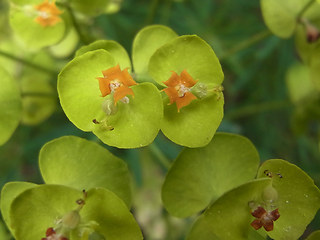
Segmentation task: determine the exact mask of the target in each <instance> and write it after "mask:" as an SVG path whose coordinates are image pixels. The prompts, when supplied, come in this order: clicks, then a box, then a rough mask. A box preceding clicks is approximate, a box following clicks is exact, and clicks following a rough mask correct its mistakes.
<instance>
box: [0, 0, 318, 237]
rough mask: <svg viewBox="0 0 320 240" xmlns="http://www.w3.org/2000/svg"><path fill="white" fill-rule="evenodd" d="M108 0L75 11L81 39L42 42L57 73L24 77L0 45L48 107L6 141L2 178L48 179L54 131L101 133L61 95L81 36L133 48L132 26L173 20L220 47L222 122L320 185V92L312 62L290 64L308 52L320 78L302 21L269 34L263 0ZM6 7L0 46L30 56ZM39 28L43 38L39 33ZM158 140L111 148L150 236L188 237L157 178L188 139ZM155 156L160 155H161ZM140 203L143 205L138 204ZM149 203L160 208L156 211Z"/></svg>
mask: <svg viewBox="0 0 320 240" xmlns="http://www.w3.org/2000/svg"><path fill="white" fill-rule="evenodd" d="M73 2H75V1H73ZM85 2H90V1H85ZM95 2H96V3H98V2H99V1H95ZM110 2H111V3H112V4H111V5H109V6H108V7H107V9H106V8H103V9H102V8H101V10H103V11H107V12H109V13H111V12H114V14H110V15H105V14H102V15H99V16H95V17H92V18H87V17H84V16H83V15H77V16H76V18H77V19H78V21H79V23H80V24H79V26H77V27H79V28H80V32H82V33H83V32H88V33H89V36H86V37H84V38H82V37H81V36H80V35H77V36H75V32H73V33H72V32H71V33H70V34H71V35H66V36H62V35H63V34H61V38H62V37H65V38H64V39H61V40H62V41H61V42H58V40H56V39H53V40H54V41H53V40H52V39H51V40H52V42H55V43H57V45H55V46H52V47H50V48H49V49H47V48H45V49H43V51H44V52H46V54H50V55H52V59H53V61H52V59H51V60H49V59H46V60H40V61H37V62H36V63H37V64H40V65H41V66H43V67H44V68H46V69H48V68H49V70H53V71H51V74H47V73H45V74H44V73H43V71H39V70H36V69H35V68H30V71H29V70H28V71H29V74H28V75H29V76H28V77H25V76H24V72H25V71H27V70H26V65H24V64H22V63H21V62H19V61H14V60H12V59H10V58H6V57H4V56H3V55H1V54H0V63H1V66H2V67H3V68H5V69H6V70H7V72H8V73H9V74H10V75H11V77H12V78H14V79H15V80H17V82H18V83H22V85H20V89H22V92H21V94H22V103H23V104H24V105H28V104H26V103H24V102H26V101H27V102H28V101H29V100H28V99H30V98H33V99H39V97H40V98H41V99H42V100H36V105H37V106H40V107H39V108H40V109H42V111H43V112H42V113H41V114H40V113H39V112H37V114H39V115H41V118H42V120H41V121H38V122H37V124H36V125H34V126H28V125H24V124H23V123H21V124H20V125H19V126H18V128H17V129H16V131H15V132H14V133H13V135H12V137H11V139H10V140H9V141H8V142H7V143H6V144H5V145H3V146H1V147H0V186H1V187H2V186H3V185H4V184H5V183H6V182H8V181H12V180H15V181H16V180H23V181H32V182H35V183H41V182H42V180H41V177H40V173H39V170H38V166H37V156H38V153H39V150H40V148H41V147H42V146H43V145H44V144H45V143H46V142H48V141H50V140H52V139H54V138H56V137H60V136H64V135H76V136H81V137H85V138H87V139H90V140H93V141H97V142H99V140H98V139H97V137H96V136H94V135H93V134H90V133H85V132H82V131H80V130H79V129H77V128H76V127H74V125H73V124H72V123H70V122H69V120H68V119H67V118H66V117H65V115H64V113H63V111H62V109H61V107H60V105H59V104H56V103H57V102H58V100H57V92H56V90H55V89H56V75H57V72H58V71H59V70H60V69H62V67H63V66H65V64H66V63H67V62H69V61H70V60H71V58H72V57H73V55H74V52H73V51H74V50H75V49H76V46H80V45H82V44H83V43H84V41H87V42H93V40H95V39H109V40H115V41H117V42H118V43H120V44H121V45H122V46H124V48H125V49H126V50H127V52H129V53H130V52H132V42H133V39H134V36H135V34H136V33H137V32H138V31H139V30H140V29H141V28H142V27H144V26H146V25H148V24H164V25H167V26H168V27H170V28H172V29H173V30H174V31H175V32H176V33H177V34H178V35H183V34H196V35H198V36H200V37H201V38H203V39H204V40H205V41H206V42H208V43H209V45H210V46H211V47H212V48H213V49H214V51H215V53H216V54H217V57H218V58H219V59H220V62H221V65H222V69H223V72H224V75H225V78H224V82H223V86H224V88H225V91H224V98H225V99H224V101H225V107H224V109H225V117H224V119H223V120H222V124H221V125H220V128H219V129H218V131H224V132H232V133H238V134H242V135H244V136H246V137H248V138H249V139H250V140H251V141H252V142H253V143H254V145H255V146H256V148H257V150H258V152H259V154H260V157H261V161H265V160H266V159H269V158H275V157H277V158H283V159H288V160H289V161H290V162H292V163H294V164H297V165H298V166H299V167H300V168H302V169H303V170H304V171H305V172H307V173H308V174H309V175H310V176H311V177H312V178H313V179H314V180H315V184H316V185H318V186H319V185H320V153H319V119H320V108H319V106H320V97H319V94H317V92H316V91H315V89H314V88H312V87H311V86H310V81H309V80H308V77H307V76H306V75H308V74H307V73H306V72H307V71H306V69H303V68H304V67H301V66H300V67H298V68H295V70H294V69H293V68H291V67H292V66H293V64H295V63H296V62H297V61H298V60H299V59H300V58H301V59H302V60H303V62H304V63H305V64H309V63H310V61H311V68H312V69H311V70H313V72H310V73H309V75H310V76H309V77H311V78H312V75H315V76H317V77H318V73H319V69H320V68H319V67H318V66H319V63H318V61H317V60H313V61H312V60H310V59H311V55H309V54H301V52H302V51H304V53H305V52H306V50H302V49H306V46H307V52H312V53H314V47H315V46H312V47H310V45H306V41H305V38H304V37H305V32H304V29H301V27H299V26H298V29H297V32H296V34H295V39H293V38H289V39H281V38H279V37H277V36H274V35H272V34H270V33H269V32H268V30H267V26H266V25H265V23H264V20H263V17H262V12H261V6H260V3H259V1H232V0H224V1H221V0H202V1H201V3H200V1H199V0H175V1H173V0H163V1H160V0H153V1H150V0H123V1H122V4H121V5H119V2H121V1H117V0H110ZM318 2H319V1H318ZM119 6H120V8H119ZM77 8H78V9H81V10H82V11H85V10H86V9H85V8H86V6H84V5H82V6H81V4H80V5H79V6H77ZM118 8H119V9H118ZM8 9H9V4H8V2H7V1H1V2H0V30H1V31H0V51H6V52H10V53H11V54H13V55H15V56H17V57H20V58H24V57H26V56H29V55H30V56H32V57H30V59H31V60H32V59H33V58H34V57H33V56H34V55H33V54H34V53H30V52H29V50H30V49H28V48H26V47H23V45H22V44H21V42H19V40H17V36H15V35H14V34H13V32H12V31H11V29H10V26H9V12H8ZM87 10H88V11H90V12H91V13H92V14H91V15H96V11H95V10H91V9H87ZM99 11H100V9H99ZM14 14H16V13H14ZM18 20H19V19H18ZM65 21H66V22H67V23H68V24H67V28H71V29H74V30H72V31H76V30H75V28H74V26H73V24H72V20H70V19H69V17H66V19H65ZM69 21H71V23H70V22H69ZM14 24H15V23H14ZM19 24H20V23H19ZM19 28H23V24H21V25H19ZM78 30H79V29H78ZM290 31H291V28H290ZM59 34H60V33H59ZM290 34H291V33H290ZM34 37H37V38H40V37H39V36H38V34H37V35H34ZM78 39H79V40H78ZM254 39H260V41H259V42H257V43H256V44H252V45H250V44H249V45H246V42H248V41H251V40H254ZM78 41H79V43H78ZM239 43H243V46H247V47H246V48H245V47H243V48H241V47H240V49H241V51H237V50H239V48H237V47H239ZM314 45H316V44H314ZM240 46H241V44H240ZM295 47H297V50H295ZM129 55H130V54H129ZM299 56H300V57H299ZM318 56H319V55H318ZM314 59H316V57H315V58H314ZM289 68H290V70H288V69H289ZM28 69H29V68H28ZM288 71H289V72H288ZM296 71H297V72H296ZM52 72H53V73H52ZM55 72H56V73H55ZM40 75H41V77H40V79H38V77H39V76H40ZM95 77H98V76H95ZM25 78H28V79H27V80H25ZM286 79H287V81H286ZM313 79H314V78H313ZM312 81H313V80H312ZM25 82H26V84H25V85H24V84H23V83H25ZM31 82H32V83H31ZM29 83H30V84H29ZM33 84H35V85H36V86H37V87H39V88H40V86H41V85H45V87H44V88H43V87H41V89H42V90H41V93H39V92H38V90H37V88H33ZM23 85H24V86H23ZM0 88H2V85H1V86H0ZM49 89H50V90H49ZM0 91H1V90H0ZM310 92H312V94H311V93H310ZM41 96H42V97H41ZM46 101H50V104H49V105H47V104H46V107H41V106H42V104H43V103H44V102H46ZM74 104H77V103H76V102H75V103H74ZM31 105H32V104H31ZM32 109H35V108H32ZM44 112H50V114H49V113H46V114H44ZM37 114H36V116H38V115H37ZM39 118H40V117H39ZM91 120H92V119H91ZM190 127H192V126H190ZM1 134H2V133H1ZM141 134H143V132H142V133H141ZM155 145H157V147H158V148H159V149H160V150H161V151H162V152H163V154H162V155H161V154H160V155H159V154H158V153H159V152H158V151H156V150H154V149H153V147H152V146H153V145H151V146H150V147H146V148H141V149H138V150H120V149H117V148H109V149H110V150H111V151H112V152H113V153H114V154H115V155H116V156H118V157H121V158H124V159H125V160H126V161H127V163H128V165H129V167H130V169H131V171H132V172H133V173H134V180H135V183H136V184H135V185H136V189H137V192H138V193H139V194H138V196H137V197H136V198H137V200H136V203H135V205H134V207H133V210H134V214H135V215H136V216H137V219H138V222H139V223H140V225H141V226H142V230H143V232H144V234H145V238H146V239H155V238H161V239H168V240H170V239H172V240H173V239H184V237H185V236H186V229H190V221H191V220H186V221H178V220H176V219H172V218H171V217H169V216H168V213H167V212H166V211H165V210H164V209H163V207H162V205H161V202H160V189H161V183H159V182H160V181H161V180H163V178H164V175H165V173H166V170H165V168H164V167H162V166H161V164H162V163H163V162H162V161H161V159H165V158H168V159H169V160H173V159H175V158H176V157H177V155H178V153H179V152H180V150H181V147H179V146H177V145H175V144H173V143H171V142H170V141H168V140H167V139H166V138H165V137H164V136H163V135H159V136H158V137H157V138H156V140H155ZM156 149H157V148H156ZM141 159H143V160H141ZM155 159H156V160H159V162H156V161H154V160H155ZM148 170H150V172H152V173H153V174H150V173H149V172H148ZM226 177H227V176H226ZM152 180H154V182H153V181H152ZM150 199H151V200H150ZM154 199H156V200H154ZM142 202H145V203H146V204H141V203H142ZM150 202H154V205H152V206H151V205H150V204H149V203H150ZM151 209H152V210H151ZM155 209H156V210H155ZM152 211H154V212H153V213H154V215H150V212H152ZM169 223H170V224H169ZM319 223H320V215H319V214H318V215H317V216H316V217H315V219H314V221H313V222H312V223H311V224H310V225H309V226H308V227H307V230H306V232H305V234H304V235H303V237H302V238H305V237H306V236H308V235H309V234H310V232H312V231H314V230H315V229H317V228H318V227H319ZM1 226H2V224H1V223H0V239H4V240H7V239H9V237H7V235H8V234H7V233H6V231H5V230H4V229H3V228H2V227H1ZM150 229H152V231H151V230H150ZM176 229H179V231H177V230H176ZM1 234H2V235H1ZM253 239H257V238H253ZM310 239H313V238H312V237H310Z"/></svg>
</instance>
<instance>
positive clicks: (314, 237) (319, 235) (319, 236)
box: [306, 230, 320, 240]
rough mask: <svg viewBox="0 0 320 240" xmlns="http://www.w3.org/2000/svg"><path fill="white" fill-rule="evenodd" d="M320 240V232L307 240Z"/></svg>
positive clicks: (316, 232) (311, 235)
mask: <svg viewBox="0 0 320 240" xmlns="http://www.w3.org/2000/svg"><path fill="white" fill-rule="evenodd" d="M318 239H320V230H318V231H315V232H313V233H311V234H310V235H309V236H308V237H307V238H306V240H318Z"/></svg>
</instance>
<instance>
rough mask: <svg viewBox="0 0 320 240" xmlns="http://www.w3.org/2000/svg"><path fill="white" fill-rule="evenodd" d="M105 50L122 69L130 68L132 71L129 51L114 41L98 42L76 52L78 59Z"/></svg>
mask: <svg viewBox="0 0 320 240" xmlns="http://www.w3.org/2000/svg"><path fill="white" fill-rule="evenodd" d="M99 49H104V50H106V51H108V52H109V53H110V54H111V55H112V57H113V58H114V59H115V61H116V63H117V64H119V65H120V68H121V69H125V68H129V70H130V71H131V62H130V58H129V56H128V53H127V51H126V50H125V49H124V48H123V47H122V46H121V45H120V44H119V43H117V42H116V41H113V40H97V41H95V42H93V43H91V44H89V45H87V46H83V47H81V48H79V50H78V51H77V52H76V57H78V56H81V55H83V54H84V53H86V52H90V51H94V50H99Z"/></svg>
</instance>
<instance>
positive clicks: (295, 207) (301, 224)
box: [258, 159, 320, 239]
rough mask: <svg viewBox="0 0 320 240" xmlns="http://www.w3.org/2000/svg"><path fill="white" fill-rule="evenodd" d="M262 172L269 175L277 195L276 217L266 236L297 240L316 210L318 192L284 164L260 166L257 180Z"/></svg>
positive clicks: (297, 170)
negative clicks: (271, 229)
mask: <svg viewBox="0 0 320 240" xmlns="http://www.w3.org/2000/svg"><path fill="white" fill-rule="evenodd" d="M265 171H268V172H270V173H271V174H272V175H273V177H272V180H273V181H272V185H273V187H274V188H275V189H276V190H277V191H278V195H279V196H278V201H277V203H276V204H277V207H278V208H279V213H280V218H279V219H278V220H277V221H276V222H275V224H274V229H273V231H270V232H268V235H269V236H270V237H271V238H273V239H298V238H299V237H300V236H301V235H302V234H303V232H304V231H305V229H306V226H307V225H308V224H309V223H310V222H311V220H312V219H313V218H314V216H315V214H316V212H317V211H318V209H319V207H320V191H319V189H318V188H317V187H316V186H315V185H314V182H313V180H312V179H311V178H310V177H309V176H308V175H307V174H306V173H305V172H303V171H302V170H301V169H300V168H298V167H297V166H295V165H293V164H291V163H288V162H286V161H284V160H280V159H272V160H268V161H266V162H264V163H263V164H262V166H261V167H260V169H259V172H258V177H265V173H264V172H265ZM277 174H281V176H282V177H279V176H278V175H277Z"/></svg>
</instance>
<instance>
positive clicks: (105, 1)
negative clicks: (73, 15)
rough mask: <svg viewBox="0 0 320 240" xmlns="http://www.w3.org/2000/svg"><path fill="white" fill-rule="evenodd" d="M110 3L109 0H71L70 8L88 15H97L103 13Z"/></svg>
mask: <svg viewBox="0 0 320 240" xmlns="http://www.w3.org/2000/svg"><path fill="white" fill-rule="evenodd" d="M109 3H110V0H81V1H78V0H71V1H70V5H71V7H72V8H74V9H75V10H77V11H78V12H81V13H83V14H85V15H88V16H92V17H93V16H98V15H100V14H102V13H104V12H105V11H106V9H107V7H108V5H109Z"/></svg>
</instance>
